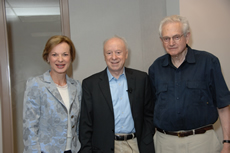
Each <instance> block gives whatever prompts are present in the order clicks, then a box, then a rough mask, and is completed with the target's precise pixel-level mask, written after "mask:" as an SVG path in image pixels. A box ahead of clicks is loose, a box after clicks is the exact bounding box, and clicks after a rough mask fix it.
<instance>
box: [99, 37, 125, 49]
mask: <svg viewBox="0 0 230 153" xmlns="http://www.w3.org/2000/svg"><path fill="white" fill-rule="evenodd" d="M112 38H118V39H121V40H122V41H123V42H124V44H125V49H126V50H128V44H127V41H126V40H125V38H123V37H120V36H117V35H114V36H113V37H110V38H107V39H106V40H105V41H104V42H103V48H104V46H105V44H106V43H107V41H108V40H110V39H112Z"/></svg>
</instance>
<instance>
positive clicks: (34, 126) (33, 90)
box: [23, 78, 41, 153]
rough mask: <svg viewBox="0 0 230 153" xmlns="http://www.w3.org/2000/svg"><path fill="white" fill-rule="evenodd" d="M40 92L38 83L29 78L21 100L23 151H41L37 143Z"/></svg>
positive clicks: (26, 152) (31, 152) (27, 152)
mask: <svg viewBox="0 0 230 153" xmlns="http://www.w3.org/2000/svg"><path fill="white" fill-rule="evenodd" d="M39 95H40V93H39V86H38V83H37V82H36V81H35V78H34V79H29V80H28V81H27V83H26V90H25V93H24V101H23V143H24V146H25V148H24V153H41V148H40V144H39V137H38V131H39V119H40V96H39Z"/></svg>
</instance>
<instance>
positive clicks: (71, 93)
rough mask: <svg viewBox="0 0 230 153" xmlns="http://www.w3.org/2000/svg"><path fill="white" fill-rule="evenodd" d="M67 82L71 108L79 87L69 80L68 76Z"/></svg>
mask: <svg viewBox="0 0 230 153" xmlns="http://www.w3.org/2000/svg"><path fill="white" fill-rule="evenodd" d="M66 80H67V84H68V92H69V104H70V106H71V105H72V103H73V101H74V100H75V97H76V94H77V87H76V84H75V83H74V82H73V81H72V80H71V79H69V77H68V76H67V75H66Z"/></svg>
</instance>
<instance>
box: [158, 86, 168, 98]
mask: <svg viewBox="0 0 230 153" xmlns="http://www.w3.org/2000/svg"><path fill="white" fill-rule="evenodd" d="M167 91H168V85H167V84H162V85H159V86H158V88H157V90H156V96H157V97H158V100H160V101H165V100H166V97H167Z"/></svg>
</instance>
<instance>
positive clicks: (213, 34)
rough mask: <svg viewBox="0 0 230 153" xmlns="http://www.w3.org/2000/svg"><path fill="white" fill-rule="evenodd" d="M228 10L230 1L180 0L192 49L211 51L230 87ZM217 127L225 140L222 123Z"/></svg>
mask: <svg viewBox="0 0 230 153" xmlns="http://www.w3.org/2000/svg"><path fill="white" fill-rule="evenodd" d="M229 8H230V1H229V0H218V1H217V0H202V1H201V0H190V1H185V0H180V15H182V16H185V17H186V18H187V19H188V20H189V23H190V26H191V38H192V40H191V41H190V46H191V47H192V48H195V49H200V50H205V51H208V52H210V53H212V54H214V55H216V56H217V57H218V58H219V60H220V63H221V66H222V72H223V75H224V77H225V80H226V83H227V85H228V87H230V69H229V65H230V60H229V57H230V51H229V40H230V31H229V25H230V20H229V19H230V9H229ZM215 128H216V131H217V134H218V137H219V139H220V140H221V141H222V140H223V136H222V131H221V127H220V123H219V121H218V122H217V123H216V124H215Z"/></svg>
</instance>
